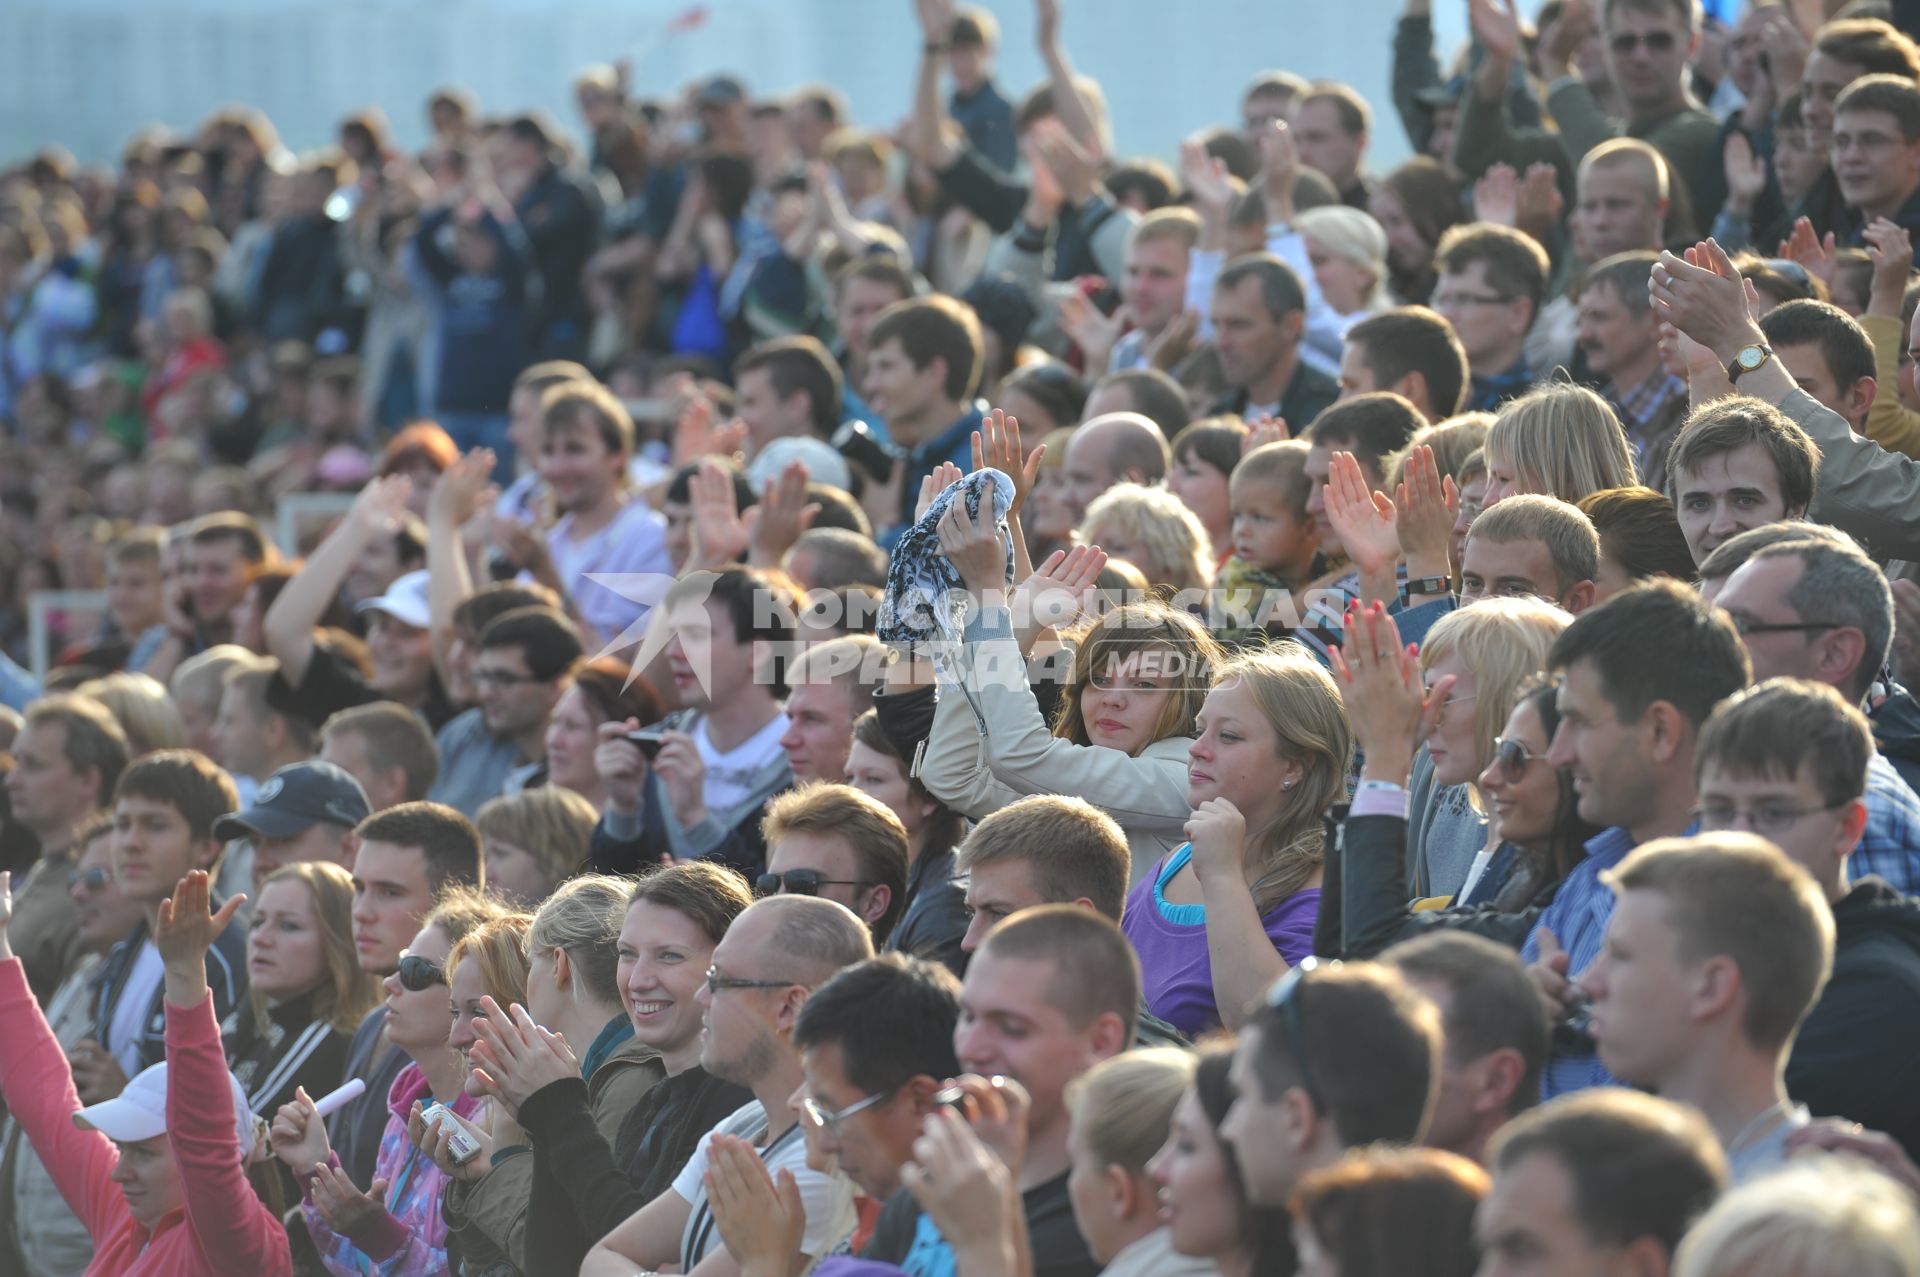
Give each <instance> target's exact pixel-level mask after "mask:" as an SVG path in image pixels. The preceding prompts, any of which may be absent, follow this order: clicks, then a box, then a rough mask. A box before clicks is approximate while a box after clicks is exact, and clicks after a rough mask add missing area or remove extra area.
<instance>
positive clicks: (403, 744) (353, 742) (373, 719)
mask: <svg viewBox="0 0 1920 1277" xmlns="http://www.w3.org/2000/svg"><path fill="white" fill-rule="evenodd" d="M320 761H322V762H326V763H331V764H333V765H334V766H335V767H338V768H339V769H340V770H341V771H343V772H345V773H347V775H349V776H351V777H353V779H354V780H355V781H357V782H358V783H359V785H360V789H361V792H362V793H364V794H365V795H366V798H367V806H368V807H369V808H370V809H372V810H373V811H377V812H378V811H386V810H387V809H388V808H390V807H397V806H399V805H400V804H401V803H417V802H419V801H421V800H422V799H424V798H425V797H426V796H427V791H429V790H430V789H432V788H433V782H434V778H435V776H436V775H438V773H439V766H440V753H439V750H438V749H436V748H435V747H434V743H433V733H431V732H429V731H428V730H427V725H426V723H425V722H424V721H423V720H422V719H421V717H420V715H418V714H416V713H414V712H413V711H412V710H410V709H407V708H406V707H405V706H402V705H398V704H396V703H394V702H393V701H375V702H374V703H373V704H371V705H356V706H354V707H353V708H352V709H343V710H341V711H340V712H339V713H337V714H333V715H331V716H330V717H328V719H327V720H326V722H325V723H323V724H322V725H321V728H320Z"/></svg>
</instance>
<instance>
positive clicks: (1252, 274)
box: [1207, 253, 1340, 425]
mask: <svg viewBox="0 0 1920 1277" xmlns="http://www.w3.org/2000/svg"><path fill="white" fill-rule="evenodd" d="M1306 309H1307V294H1306V290H1305V286H1304V285H1303V284H1302V283H1301V280H1300V276H1299V275H1298V274H1297V273H1296V272H1295V271H1294V268H1293V267H1291V266H1289V265H1287V263H1286V262H1284V261H1282V260H1281V259H1280V258H1278V257H1275V256H1274V255H1272V254H1271V253H1249V254H1247V255H1245V256H1242V257H1236V258H1234V259H1233V260H1232V261H1229V262H1228V263H1227V264H1226V265H1225V267H1224V268H1222V269H1221V270H1220V272H1219V275H1218V277H1217V278H1216V280H1215V282H1214V287H1213V295H1212V297H1211V299H1210V301H1209V305H1208V312H1207V318H1208V320H1209V322H1210V325H1211V327H1212V330H1213V346H1214V349H1215V350H1217V351H1218V352H1219V354H1220V369H1221V373H1222V374H1223V376H1224V377H1225V378H1226V382H1227V386H1228V387H1229V393H1228V394H1227V395H1226V396H1225V397H1224V398H1223V399H1221V400H1220V402H1218V403H1217V404H1215V405H1214V409H1213V410H1214V411H1215V412H1228V413H1237V414H1238V415H1239V416H1241V417H1242V418H1244V419H1246V420H1248V421H1254V420H1257V419H1259V418H1261V417H1278V418H1280V419H1282V420H1284V421H1288V422H1294V423H1298V424H1302V425H1304V424H1305V423H1307V422H1310V421H1312V420H1313V419H1314V418H1315V417H1318V416H1319V415H1320V412H1321V410H1322V409H1324V408H1326V406H1327V405H1328V404H1331V403H1332V402H1333V401H1334V400H1335V399H1337V398H1339V395H1340V387H1339V384H1338V383H1337V382H1335V381H1334V380H1333V378H1332V377H1329V376H1328V375H1327V374H1326V373H1324V372H1320V371H1318V370H1317V369H1314V368H1312V367H1310V366H1308V365H1307V364H1306V362H1305V360H1304V358H1303V355H1302V346H1301V339H1302V325H1303V324H1304V323H1305V318H1306ZM1335 366H1336V367H1337V363H1336V365H1335Z"/></svg>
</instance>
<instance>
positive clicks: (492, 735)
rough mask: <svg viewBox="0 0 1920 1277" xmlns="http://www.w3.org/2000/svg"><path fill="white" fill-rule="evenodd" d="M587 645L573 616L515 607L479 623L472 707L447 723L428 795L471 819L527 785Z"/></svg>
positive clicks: (437, 742) (541, 758)
mask: <svg viewBox="0 0 1920 1277" xmlns="http://www.w3.org/2000/svg"><path fill="white" fill-rule="evenodd" d="M584 655H585V653H584V651H583V650H582V647H581V643H580V633H579V631H578V630H576V629H574V627H573V625H572V623H571V622H569V621H568V620H567V618H566V617H564V616H562V615H560V614H559V613H558V612H555V611H553V610H552V609H551V608H544V607H523V608H515V609H514V610H513V611H511V612H507V613H504V614H502V615H500V616H496V617H495V618H494V619H493V620H491V621H489V622H488V623H487V628H486V629H484V630H482V631H480V645H479V650H478V652H477V653H476V654H475V655H474V658H473V672H472V673H471V674H470V675H469V678H470V679H471V680H472V682H473V689H474V698H475V700H476V701H478V704H476V705H475V706H474V707H473V708H472V709H469V710H465V711H462V712H461V713H460V714H459V715H457V716H456V717H455V718H454V720H453V721H452V722H450V723H448V724H447V725H446V726H445V727H443V728H441V729H440V734H439V736H438V737H437V738H436V739H435V741H434V745H435V747H436V749H437V750H438V753H439V759H440V765H439V775H438V777H437V778H436V779H435V780H434V782H433V789H432V790H431V791H430V792H429V793H428V794H427V797H428V799H430V800H431V801H433V802H437V803H445V804H446V805H447V806H449V807H452V808H454V809H455V810H456V811H459V812H461V813H463V814H464V815H466V816H467V817H468V818H469V819H471V818H472V817H473V816H474V814H475V813H477V812H478V811H479V810H480V805H481V804H482V803H485V802H486V801H487V800H489V799H492V798H497V797H499V796H500V795H501V794H503V793H509V794H510V793H517V792H518V791H519V790H520V789H522V788H524V787H525V785H526V782H527V780H528V779H530V778H531V777H532V776H533V775H534V774H535V773H536V772H537V771H538V770H539V768H540V765H541V764H542V763H543V762H544V761H545V759H546V756H547V722H548V720H549V719H550V718H551V717H552V716H553V707H554V706H555V705H557V704H559V703H560V698H561V696H563V695H565V693H566V690H567V688H568V687H569V686H571V685H572V681H573V670H574V667H575V666H576V665H578V664H579V663H580V660H581V657H582V656H584Z"/></svg>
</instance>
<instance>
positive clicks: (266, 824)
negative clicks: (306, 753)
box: [213, 759, 373, 842]
mask: <svg viewBox="0 0 1920 1277" xmlns="http://www.w3.org/2000/svg"><path fill="white" fill-rule="evenodd" d="M372 814H373V806H372V804H370V803H369V802H368V801H367V794H366V791H365V790H363V789H361V788H360V782H359V781H357V780H355V779H354V778H353V777H352V776H350V775H348V774H347V773H346V772H345V771H343V770H341V769H340V768H339V767H336V766H335V765H334V764H332V763H326V762H321V761H320V760H319V759H312V760H309V761H308V762H304V763H293V764H291V765H289V766H286V767H282V768H281V769H280V770H279V771H277V772H275V773H274V774H273V775H271V776H269V777H267V778H266V780H264V781H262V782H261V784H260V792H259V793H257V794H255V795H254V798H253V803H252V805H250V806H249V807H248V808H247V809H246V810H245V811H238V812H235V813H233V814H232V815H230V816H222V817H221V818H220V819H219V820H217V821H215V822H214V825H213V836H214V837H215V838H218V839H220V840H222V841H223V842H225V841H231V840H233V839H235V838H252V837H256V836H257V837H262V838H292V837H294V836H295V835H297V834H303V833H305V832H306V831H307V830H309V829H311V828H313V827H314V826H315V825H318V824H320V823H322V822H325V823H328V824H333V825H339V826H340V827H341V828H343V829H352V828H353V827H354V826H355V825H358V824H359V823H360V822H361V821H363V820H365V819H366V818H367V817H368V816H370V815H372Z"/></svg>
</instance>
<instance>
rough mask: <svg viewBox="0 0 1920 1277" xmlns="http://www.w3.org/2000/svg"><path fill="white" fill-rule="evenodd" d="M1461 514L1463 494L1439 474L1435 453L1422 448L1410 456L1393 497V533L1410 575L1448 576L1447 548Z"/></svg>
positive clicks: (1451, 479) (1415, 450)
mask: <svg viewBox="0 0 1920 1277" xmlns="http://www.w3.org/2000/svg"><path fill="white" fill-rule="evenodd" d="M1459 513H1460V493H1459V491H1458V490H1457V489H1456V488H1455V487H1454V486H1453V478H1452V476H1451V475H1442V474H1441V473H1440V463H1439V462H1438V461H1436V460H1434V456H1433V449H1432V448H1430V447H1428V446H1427V445H1426V444H1424V443H1423V444H1421V445H1419V446H1418V447H1416V448H1415V449H1414V450H1413V451H1412V452H1411V453H1409V454H1408V455H1407V459H1406V463H1405V464H1404V465H1403V466H1402V467H1401V470H1400V486H1399V488H1398V489H1397V490H1396V492H1395V493H1394V523H1393V526H1394V531H1395V533H1396V534H1398V536H1399V538H1400V549H1401V551H1402V552H1403V553H1404V554H1405V555H1406V558H1407V575H1408V576H1418V577H1442V576H1446V575H1448V573H1449V572H1450V571H1451V569H1452V566H1453V565H1452V564H1451V563H1450V562H1449V561H1448V547H1449V543H1450V542H1451V541H1452V539H1453V524H1454V520H1455V519H1456V518H1458V517H1459Z"/></svg>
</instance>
